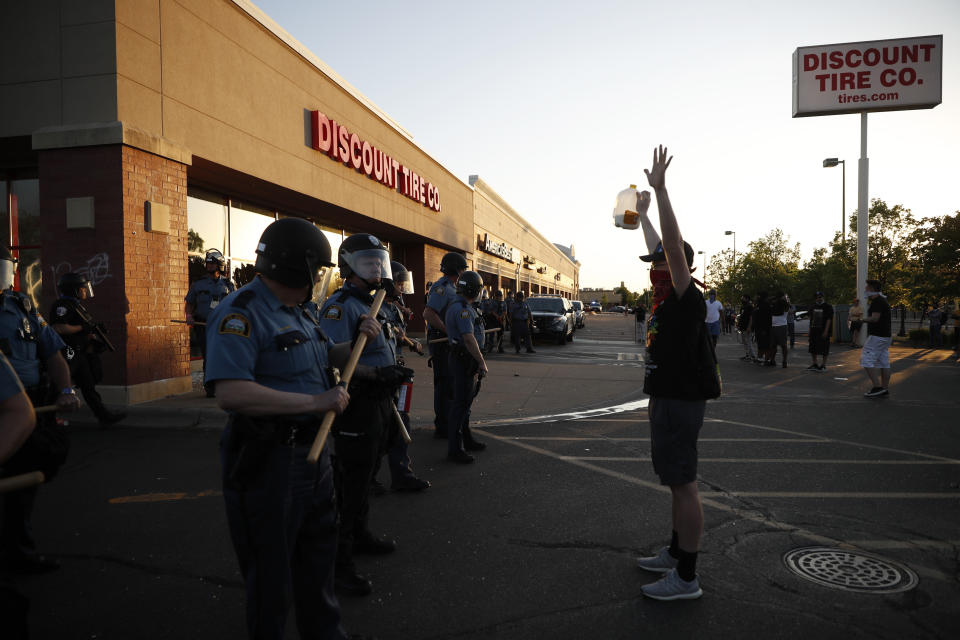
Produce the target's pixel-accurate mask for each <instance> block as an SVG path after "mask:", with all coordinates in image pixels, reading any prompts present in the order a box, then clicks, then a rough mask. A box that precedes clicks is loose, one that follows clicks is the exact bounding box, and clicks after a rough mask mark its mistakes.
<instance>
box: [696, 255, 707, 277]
mask: <svg viewBox="0 0 960 640" xmlns="http://www.w3.org/2000/svg"><path fill="white" fill-rule="evenodd" d="M697 255H698V256H699V255H703V284H707V253H706V252H705V251H697Z"/></svg>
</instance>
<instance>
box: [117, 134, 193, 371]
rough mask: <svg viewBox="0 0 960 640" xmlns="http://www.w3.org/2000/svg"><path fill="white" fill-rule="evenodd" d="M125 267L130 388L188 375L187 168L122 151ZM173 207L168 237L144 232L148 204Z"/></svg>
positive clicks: (145, 155)
mask: <svg viewBox="0 0 960 640" xmlns="http://www.w3.org/2000/svg"><path fill="white" fill-rule="evenodd" d="M122 173H123V247H124V253H123V268H124V273H125V281H126V298H127V303H128V305H129V310H128V313H127V336H126V337H127V340H126V368H127V384H128V385H132V384H138V383H141V382H149V381H151V380H162V379H165V378H174V377H178V376H188V375H190V342H189V336H188V332H187V328H186V326H185V325H177V324H173V323H171V322H170V320H171V319H174V318H182V317H183V297H184V296H185V295H186V294H187V286H188V284H187V168H186V166H185V165H183V164H181V163H179V162H175V161H173V160H169V159H167V158H163V157H160V156H157V155H153V154H151V153H147V152H145V151H141V150H139V149H134V148H132V147H127V146H124V147H123V166H122ZM148 200H149V201H152V202H157V203H160V204H165V205H168V206H169V207H170V233H169V234H162V233H148V232H147V231H146V230H145V226H144V218H145V204H146V202H147V201H148Z"/></svg>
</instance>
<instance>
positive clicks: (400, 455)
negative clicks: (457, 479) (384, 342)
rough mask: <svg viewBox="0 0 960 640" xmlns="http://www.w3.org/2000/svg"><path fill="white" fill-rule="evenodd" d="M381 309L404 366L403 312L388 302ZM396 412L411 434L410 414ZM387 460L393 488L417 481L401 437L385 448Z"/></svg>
mask: <svg viewBox="0 0 960 640" xmlns="http://www.w3.org/2000/svg"><path fill="white" fill-rule="evenodd" d="M383 309H384V311H385V314H386V316H387V319H388V320H389V322H390V323H392V324H393V326H394V327H396V328H397V331H396V332H395V333H394V341H393V342H394V348H395V353H396V354H397V364H399V365H401V366H405V365H406V363H405V362H404V360H403V357H402V356H401V355H400V354H401V352H402V349H403V340H402V336H403V332H404V331H405V329H406V326H407V323H406V320H405V319H404V317H403V312H401V311H400V309H399V308H397V307H396V306H395V305H393V304H389V303H384V305H383ZM398 413H399V414H400V419H401V420H403V426H405V427H406V428H407V433H408V434H411V435H412V434H413V429H411V428H410V414H409V413H407V412H406V411H399V409H398ZM378 460H379V458H378ZM387 461H388V462H389V465H390V479H391V482H392V484H393V488H402V487H404V486H405V484H404V483H406V482H410V481H415V482H419V480H418V479H417V477H416V475H414V473H413V470H412V469H411V468H410V455H409V445H408V444H407V443H406V441H404V439H403V438H396V442H394V443H393V444H391V445H390V448H389V449H388V450H387ZM373 475H374V477H376V475H377V472H376V470H374V473H373Z"/></svg>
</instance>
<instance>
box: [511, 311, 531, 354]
mask: <svg viewBox="0 0 960 640" xmlns="http://www.w3.org/2000/svg"><path fill="white" fill-rule="evenodd" d="M529 320H530V307H529V306H527V303H526V302H517V301H514V302H513V305H511V307H510V325H511V327H512V329H511V330H510V337H511V339H512V340H513V346H514V347H515V348H516V350H517V353H520V347H521V346H522V345H523V344H524V343H526V345H527V351H528V352H532V351H533V344H532V340H531V338H530V325H529V324H528V323H529Z"/></svg>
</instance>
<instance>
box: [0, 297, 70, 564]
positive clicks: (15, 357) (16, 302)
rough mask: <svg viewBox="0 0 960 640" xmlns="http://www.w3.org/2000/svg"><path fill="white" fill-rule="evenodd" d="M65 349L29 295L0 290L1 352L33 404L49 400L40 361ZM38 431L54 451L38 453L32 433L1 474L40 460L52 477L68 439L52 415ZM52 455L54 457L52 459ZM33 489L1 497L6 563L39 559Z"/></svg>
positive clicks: (0, 543)
mask: <svg viewBox="0 0 960 640" xmlns="http://www.w3.org/2000/svg"><path fill="white" fill-rule="evenodd" d="M65 347H66V345H65V344H64V342H63V340H62V339H61V338H60V336H59V335H58V334H57V332H56V331H54V330H53V329H52V328H50V326H49V325H48V324H47V323H46V321H45V320H44V319H43V317H42V316H41V315H40V314H39V313H38V312H37V309H36V307H34V305H33V302H32V301H31V299H30V298H29V297H28V296H26V295H25V294H23V293H20V292H19V291H13V290H6V291H3V292H2V293H0V351H2V352H3V354H4V355H6V356H7V359H8V360H9V362H10V365H11V366H12V367H13V370H14V371H15V372H16V374H17V377H19V379H20V382H21V383H22V384H23V387H24V389H25V391H26V392H27V395H28V396H29V397H30V400H31V401H32V402H33V404H34V405H35V406H41V405H43V404H46V403H47V401H49V400H50V398H51V396H50V394H49V393H48V390H47V388H46V387H45V386H44V385H41V376H40V371H41V363H43V362H46V361H47V360H48V359H49V358H51V357H53V356H55V355H56V354H57V352H58V351H60V350H61V349H64V348H65ZM37 431H43V432H44V433H45V434H48V435H49V436H50V438H51V442H56V443H57V447H58V450H57V451H55V452H51V451H50V450H49V449H46V450H43V451H41V450H40V449H37V448H35V447H34V446H33V439H34V437H35V436H31V438H30V439H28V440H27V442H26V443H24V446H23V447H21V449H20V450H19V451H18V452H17V453H16V454H14V455H13V456H12V457H11V458H10V459H9V460H8V461H7V462H6V464H5V465H4V472H3V475H5V476H10V475H16V474H18V473H24V472H27V471H33V470H35V469H37V467H38V465H40V464H43V465H44V466H45V467H46V468H44V473H45V474H46V475H47V477H48V478H50V477H52V476H53V474H54V473H55V472H56V470H57V468H59V466H60V465H61V464H63V462H64V461H65V460H66V455H67V441H66V439H65V437H63V436H60V435H58V427H57V425H56V416H55V414H53V413H47V414H42V415H40V416H38V418H37V427H36V429H35V433H36V432H37ZM54 438H55V439H54ZM52 456H56V458H55V460H54V461H51V460H52ZM47 465H49V466H47ZM37 491H38V487H30V488H27V489H22V490H20V491H13V492H10V493H7V494H5V495H4V496H3V527H2V530H0V549H2V552H3V556H4V560H5V561H6V562H7V563H8V564H16V563H29V562H32V561H35V560H37V559H40V558H41V556H39V555H38V553H37V548H36V543H35V541H34V538H33V527H32V526H31V523H30V521H31V516H32V514H33V506H34V503H35V501H36V497H37ZM41 561H42V560H41Z"/></svg>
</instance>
